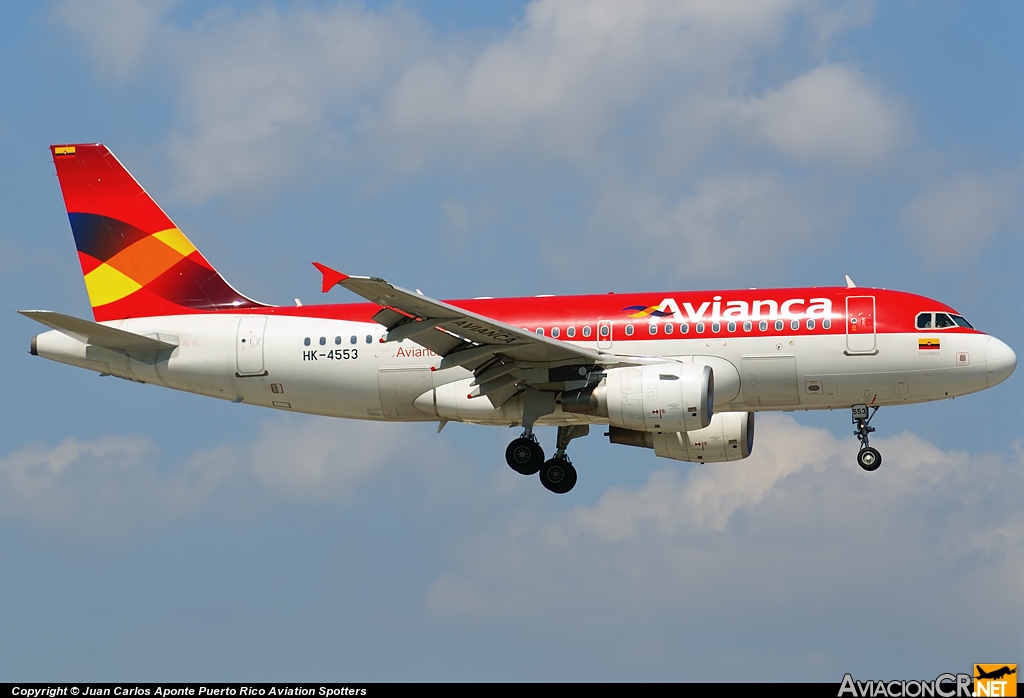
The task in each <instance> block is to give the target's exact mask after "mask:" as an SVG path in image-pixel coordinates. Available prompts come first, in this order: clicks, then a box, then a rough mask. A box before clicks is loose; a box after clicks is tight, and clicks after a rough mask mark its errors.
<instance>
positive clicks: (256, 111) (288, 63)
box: [57, 0, 885, 199]
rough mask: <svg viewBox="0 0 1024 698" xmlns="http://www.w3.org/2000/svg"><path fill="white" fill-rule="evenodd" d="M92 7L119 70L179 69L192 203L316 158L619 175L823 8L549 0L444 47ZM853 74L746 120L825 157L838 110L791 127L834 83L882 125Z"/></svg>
mask: <svg viewBox="0 0 1024 698" xmlns="http://www.w3.org/2000/svg"><path fill="white" fill-rule="evenodd" d="M113 1H114V0H110V2H113ZM85 7H86V5H85V4H78V3H73V2H68V3H65V4H63V5H61V6H60V10H59V11H58V12H57V16H58V18H59V19H61V20H62V21H64V22H65V23H66V24H67V26H68V27H69V29H70V30H71V31H73V32H75V33H77V34H78V35H79V36H80V37H81V38H82V40H83V41H85V42H86V43H87V45H88V46H89V47H90V52H91V54H92V55H93V58H94V60H95V61H96V62H97V66H98V67H99V68H100V70H101V71H104V72H106V73H109V74H112V75H116V76H123V74H125V73H126V72H127V71H130V70H131V68H132V66H140V65H144V66H152V65H154V64H158V65H160V66H162V68H166V69H168V70H169V72H170V74H171V75H172V76H173V77H172V79H173V81H174V83H175V85H174V88H175V89H176V91H177V98H176V101H177V105H178V109H179V112H180V120H179V127H178V129H177V131H176V135H175V136H174V137H173V138H172V139H171V142H170V150H169V153H170V158H171V160H172V161H173V162H174V163H175V166H176V168H177V171H178V172H179V174H180V175H181V177H182V186H181V191H182V193H183V194H185V195H187V196H190V197H193V198H196V199H201V198H205V197H207V196H210V195H211V194H214V193H218V192H224V191H237V190H251V189H259V188H261V187H266V186H269V185H276V184H280V183H281V182H284V181H287V180H289V179H291V178H293V177H294V176H296V174H297V173H298V172H299V168H300V166H302V167H306V168H308V167H310V165H311V164H312V163H319V164H318V165H317V167H318V168H323V169H328V170H330V169H341V170H353V169H354V170H363V169H366V168H369V169H370V170H371V171H376V172H377V174H382V175H385V176H388V173H392V174H402V173H405V172H409V171H413V170H416V169H417V168H419V167H421V166H423V164H424V163H426V162H437V161H442V162H444V161H448V162H452V161H454V162H459V163H462V162H471V163H473V165H474V166H478V165H479V164H480V163H481V162H487V161H489V160H490V159H491V158H493V157H494V156H495V155H499V154H500V155H501V156H502V157H503V158H508V157H511V158H512V159H513V160H522V159H524V158H526V159H532V160H535V161H538V162H541V163H548V162H551V161H561V162H571V163H576V164H577V165H578V166H580V167H582V168H584V170H587V171H590V170H592V169H593V167H594V164H595V163H597V162H604V161H609V159H610V161H611V162H612V163H613V164H612V166H613V167H615V168H616V169H617V168H618V167H620V166H621V164H622V163H621V162H620V163H618V164H615V163H616V160H617V159H621V158H623V157H624V154H622V153H616V152H614V151H609V147H610V145H611V141H612V140H614V139H613V136H614V134H615V133H617V132H618V131H619V130H621V129H626V130H632V131H635V132H636V133H642V134H643V136H642V137H641V138H640V139H639V140H638V142H637V144H636V145H638V146H640V147H642V148H643V149H644V150H646V151H649V152H650V153H659V154H663V153H664V150H665V149H664V147H663V146H664V143H663V142H662V141H663V140H664V139H665V138H667V137H668V135H669V134H666V133H665V132H664V131H662V130H661V129H660V128H659V127H658V124H660V123H661V121H662V116H661V112H662V109H663V108H664V107H665V106H666V105H667V104H670V103H672V102H683V103H692V102H695V101H696V102H699V101H701V100H707V99H708V98H710V97H711V96H713V95H718V94H721V93H722V92H723V91H727V92H735V93H737V94H744V93H745V92H746V91H747V90H748V85H747V83H748V81H749V76H750V73H751V69H752V67H753V65H754V62H755V61H757V60H758V57H759V56H762V55H763V54H764V52H766V51H770V50H771V49H772V48H773V46H774V45H775V44H776V42H777V41H778V40H779V39H780V38H781V36H782V34H783V32H784V29H785V26H786V22H787V21H788V20H789V19H790V18H791V17H792V16H793V15H794V14H797V13H800V12H803V11H805V9H806V3H803V2H796V1H795V0H762V1H760V2H754V3H744V4H743V5H742V6H734V5H730V4H727V3H713V2H705V1H704V0H693V1H691V2H646V3H621V2H615V1H614V0H600V1H598V2H582V1H581V0H537V2H534V3H531V4H530V5H529V6H527V8H526V11H525V14H524V16H523V18H522V20H521V21H520V22H519V23H518V24H517V25H516V26H515V27H514V28H513V29H512V30H510V31H509V32H508V33H506V34H505V35H504V36H501V37H499V38H497V39H494V40H492V41H489V42H488V43H486V44H484V45H482V46H481V45H478V44H476V43H474V42H473V41H472V40H467V39H466V38H464V37H456V38H455V39H454V40H449V39H446V40H441V39H439V38H438V37H436V36H434V35H432V34H431V32H430V31H429V29H428V28H427V27H426V26H425V25H424V24H423V23H422V22H421V21H420V20H418V19H417V18H416V17H415V16H413V15H411V14H409V13H407V12H404V11H401V10H387V11H383V12H373V11H367V10H365V9H363V8H361V7H358V6H354V5H347V4H339V5H329V6H326V7H322V8H308V7H304V8H301V9H291V8H289V9H283V10H275V9H269V8H262V9H259V10H253V11H250V12H247V13H243V14H239V15H237V16H235V15H231V14H229V13H226V12H219V13H218V12H214V13H212V14H210V15H209V16H208V17H206V18H205V19H204V20H203V21H201V22H197V23H195V24H193V25H191V26H188V27H179V26H177V25H175V24H173V23H172V22H171V21H170V20H168V19H164V20H162V21H161V20H160V17H161V12H160V9H159V7H158V6H153V5H150V4H148V3H140V2H136V3H133V2H131V1H130V0H117V4H116V5H111V6H110V7H105V6H100V7H99V8H96V9H94V10H92V11H91V12H86V11H85V9H84V8H85ZM111 14H113V15H116V16H117V17H119V18H122V19H121V20H120V21H121V23H122V24H124V26H121V24H117V23H112V22H110V21H109V20H110V17H109V16H108V15H111ZM131 18H134V19H131ZM129 19H131V22H129ZM154 24H155V25H156V26H154ZM117 27H121V28H120V29H118V28H117ZM115 29H116V36H111V35H110V32H114V31H115ZM122 35H129V36H142V37H145V39H144V41H143V42H142V43H140V44H138V45H135V44H133V46H135V48H132V49H131V50H130V51H128V49H125V51H127V52H128V53H130V54H131V56H132V58H131V59H130V60H129V59H127V58H122V57H121V53H117V56H119V58H118V59H117V60H114V59H113V58H109V57H108V52H110V51H111V50H112V49H111V48H110V47H111V46H118V45H120V44H121V43H123V41H122V40H121V37H122ZM140 51H141V52H145V53H146V55H147V58H149V59H150V60H149V62H145V61H141V60H139V57H138V56H137V55H135V54H137V53H138V52H140ZM147 70H148V69H147ZM826 72H827V71H826ZM161 74H163V73H161ZM844 75H846V74H845V73H842V71H839V72H838V73H836V72H835V71H833V73H830V74H828V75H826V74H824V73H822V74H821V75H819V74H818V73H812V74H811V75H810V76H809V77H805V78H803V79H798V80H796V81H794V83H792V84H791V85H788V86H787V87H786V88H784V89H783V90H781V91H780V92H779V94H778V95H775V94H769V95H768V96H767V97H765V98H763V99H762V100H760V101H754V102H750V103H748V104H746V105H745V107H744V109H745V110H746V111H745V113H756V115H757V118H758V119H759V123H762V130H763V131H764V132H765V134H767V136H768V137H769V138H770V139H771V140H772V141H773V142H777V143H780V144H782V146H783V147H784V149H786V150H788V151H795V152H797V153H798V154H799V153H804V152H807V151H817V150H818V149H819V146H820V145H821V141H822V139H823V135H822V133H821V132H822V131H826V132H827V131H828V128H829V127H831V126H833V125H834V123H833V122H834V121H835V119H836V118H837V117H836V116H835V115H834V114H830V113H826V114H824V115H821V114H812V115H811V116H812V117H813V118H810V126H813V127H814V128H813V129H812V130H811V132H810V135H811V136H812V137H813V138H814V139H816V140H814V141H813V142H812V143H811V144H810V145H802V144H801V142H800V139H799V138H798V137H797V136H796V135H794V134H793V133H790V132H789V131H788V130H787V127H786V124H785V122H786V118H787V114H788V113H789V112H791V111H792V109H793V108H797V109H799V110H800V111H801V112H802V113H806V112H811V111H814V109H818V110H819V111H821V107H815V106H813V104H812V103H813V99H812V96H811V95H810V93H811V92H813V91H814V90H815V89H818V88H819V87H825V88H829V89H831V90H832V92H831V93H830V94H829V97H830V99H833V98H836V97H839V98H844V99H845V101H843V102H842V103H841V104H839V105H838V107H839V108H841V109H845V108H850V109H860V111H859V112H858V116H859V117H861V118H863V117H865V116H867V117H872V118H874V117H876V116H877V115H876V114H875V111H877V109H875V108H876V107H877V105H874V104H871V103H867V102H865V100H864V99H862V98H863V97H864V96H865V95H864V94H863V93H864V92H865V89H861V93H858V94H854V95H853V96H852V97H850V95H849V94H848V93H849V92H850V91H851V90H853V91H856V89H857V88H858V87H862V86H861V85H859V83H857V81H856V80H855V79H851V78H849V76H847V80H846V81H845V83H844V82H843V80H842V78H843V77H844ZM837 82H838V83H841V84H838V85H837V84H836V83H837ZM868 96H870V95H868ZM868 102H870V100H868ZM873 109H875V111H873ZM844 115H845V112H844ZM873 123H874V122H870V121H869V123H868V126H870V127H872V128H874V126H872V124H873ZM876 125H877V124H876ZM673 126H674V127H675V126H678V124H674V125H673ZM718 126H720V124H719V125H716V127H718ZM883 126H884V124H883ZM738 127H740V128H744V127H745V124H740V125H739V126H738ZM862 130H863V129H862ZM882 130H883V131H884V128H883V129H882ZM691 135H692V139H691V140H698V141H699V140H700V135H701V134H700V133H696V134H691ZM709 135H710V134H709ZM826 135H827V134H826ZM882 135H883V136H884V135H885V133H882ZM864 137H865V138H866V137H867V136H866V135H865V136H864ZM670 142H671V141H670ZM830 147H831V148H832V150H835V149H836V146H835V145H834V144H832V145H831V146H830ZM841 152H844V153H845V151H841Z"/></svg>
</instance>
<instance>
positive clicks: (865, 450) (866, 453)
mask: <svg viewBox="0 0 1024 698" xmlns="http://www.w3.org/2000/svg"><path fill="white" fill-rule="evenodd" d="M869 409H870V410H871V413H870V414H868V410H869ZM877 413H878V408H877V407H871V408H868V406H867V405H854V406H853V423H854V424H856V425H857V428H856V429H855V430H854V431H853V435H854V436H856V437H857V439H858V440H859V441H860V451H858V452H857V465H859V466H860V467H862V468H864V470H867V471H868V472H871V471H874V470H878V466H880V465H881V464H882V454H881V453H879V452H878V449H875V448H871V446H869V445H868V436H869V435H870V434H871V432H873V431H874V430H875V428H874V427H873V426H870V423H871V420H872V419H873V418H874V416H875V415H876V414H877Z"/></svg>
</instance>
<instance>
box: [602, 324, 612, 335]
mask: <svg viewBox="0 0 1024 698" xmlns="http://www.w3.org/2000/svg"><path fill="white" fill-rule="evenodd" d="M599 331H600V332H601V336H602V337H607V336H608V335H610V334H611V332H612V328H611V327H609V326H608V325H601V329H600V330H599Z"/></svg>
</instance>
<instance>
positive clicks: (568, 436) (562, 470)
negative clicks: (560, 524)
mask: <svg viewBox="0 0 1024 698" xmlns="http://www.w3.org/2000/svg"><path fill="white" fill-rule="evenodd" d="M589 433H590V427H589V426H587V425H586V424H582V425H573V426H571V427H558V438H557V439H556V446H557V449H556V450H555V457H554V458H552V459H551V460H549V461H547V462H546V463H544V465H543V466H542V467H541V469H540V484H542V485H544V487H546V488H547V489H549V490H551V491H552V492H554V493H555V494H565V493H566V492H568V491H569V490H571V489H572V488H573V487H575V486H576V468H574V467H573V466H572V463H571V462H570V461H569V456H567V455H566V454H565V450H566V449H567V448H568V447H569V442H570V441H572V440H573V439H578V438H579V437H581V436H586V435H587V434H589Z"/></svg>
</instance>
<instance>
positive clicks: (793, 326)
mask: <svg viewBox="0 0 1024 698" xmlns="http://www.w3.org/2000/svg"><path fill="white" fill-rule="evenodd" d="M789 329H791V330H794V331H795V330H799V329H800V321H799V320H793V321H792V322H790V323H789Z"/></svg>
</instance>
